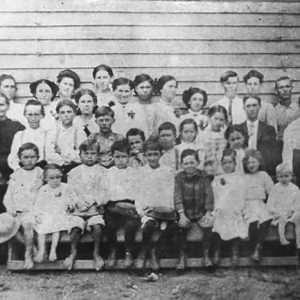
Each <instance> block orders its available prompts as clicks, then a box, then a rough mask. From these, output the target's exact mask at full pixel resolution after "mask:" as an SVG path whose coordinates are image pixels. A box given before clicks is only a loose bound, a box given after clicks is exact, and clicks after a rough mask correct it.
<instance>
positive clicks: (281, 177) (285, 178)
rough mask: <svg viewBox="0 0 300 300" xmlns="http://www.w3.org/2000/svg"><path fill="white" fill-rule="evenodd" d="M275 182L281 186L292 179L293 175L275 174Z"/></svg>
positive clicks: (286, 172)
mask: <svg viewBox="0 0 300 300" xmlns="http://www.w3.org/2000/svg"><path fill="white" fill-rule="evenodd" d="M276 175H277V180H278V181H279V182H280V183H282V184H285V185H286V184H288V183H290V182H291V181H292V179H293V174H292V173H291V172H290V171H284V172H277V174H276Z"/></svg>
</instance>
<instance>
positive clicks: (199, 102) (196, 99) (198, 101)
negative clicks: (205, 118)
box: [189, 93, 204, 112]
mask: <svg viewBox="0 0 300 300" xmlns="http://www.w3.org/2000/svg"><path fill="white" fill-rule="evenodd" d="M189 103H190V106H191V110H192V111H194V112H199V111H200V110H201V108H202V107H203V105H204V97H203V95H202V94H200V93H196V94H194V95H193V96H192V97H191V99H190V101H189Z"/></svg>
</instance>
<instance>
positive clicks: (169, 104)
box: [159, 98, 172, 107]
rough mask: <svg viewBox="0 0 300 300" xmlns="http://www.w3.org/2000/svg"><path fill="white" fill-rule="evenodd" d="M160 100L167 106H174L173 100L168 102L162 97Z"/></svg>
mask: <svg viewBox="0 0 300 300" xmlns="http://www.w3.org/2000/svg"><path fill="white" fill-rule="evenodd" d="M159 102H160V103H161V104H163V105H166V106H170V107H171V106H172V103H171V102H166V101H164V100H163V99H161V98H159Z"/></svg>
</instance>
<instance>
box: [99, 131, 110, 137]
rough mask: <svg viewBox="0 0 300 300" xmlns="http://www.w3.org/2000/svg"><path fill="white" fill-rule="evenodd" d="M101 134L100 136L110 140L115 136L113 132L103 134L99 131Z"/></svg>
mask: <svg viewBox="0 0 300 300" xmlns="http://www.w3.org/2000/svg"><path fill="white" fill-rule="evenodd" d="M99 133H100V136H101V137H104V138H109V137H110V136H112V135H113V132H112V131H111V130H110V131H109V132H107V133H102V132H101V131H99Z"/></svg>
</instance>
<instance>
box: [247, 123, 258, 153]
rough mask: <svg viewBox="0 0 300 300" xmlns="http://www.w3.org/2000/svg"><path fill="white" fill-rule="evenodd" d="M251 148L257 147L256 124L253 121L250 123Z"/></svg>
mask: <svg viewBox="0 0 300 300" xmlns="http://www.w3.org/2000/svg"><path fill="white" fill-rule="evenodd" d="M248 133H249V145H248V146H249V148H250V149H256V143H255V126H254V124H253V123H252V122H251V123H250V124H249V132H248Z"/></svg>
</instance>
